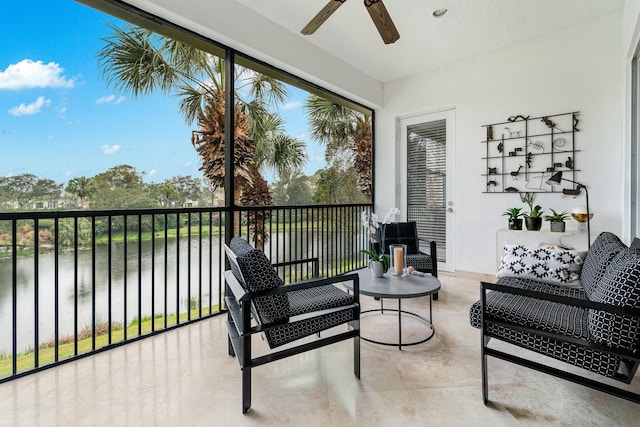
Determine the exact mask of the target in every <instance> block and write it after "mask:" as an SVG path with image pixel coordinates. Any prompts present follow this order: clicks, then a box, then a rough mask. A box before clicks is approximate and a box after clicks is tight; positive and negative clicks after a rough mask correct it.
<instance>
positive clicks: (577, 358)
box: [469, 277, 620, 377]
mask: <svg viewBox="0 0 640 427" xmlns="http://www.w3.org/2000/svg"><path fill="white" fill-rule="evenodd" d="M498 283H499V284H502V285H505V286H511V287H515V288H521V289H529V290H533V291H540V292H546V293H551V294H554V295H562V296H568V297H573V298H580V299H586V294H585V292H584V291H583V290H582V289H577V288H570V287H566V286H561V285H553V284H546V283H540V282H537V281H534V280H530V279H523V278H517V277H505V278H502V279H500V280H499V281H498ZM487 312H488V313H489V315H490V316H491V317H492V318H494V319H502V320H506V321H510V322H515V323H518V324H522V325H526V326H529V327H535V328H539V329H541V330H544V331H548V332H554V333H559V334H563V335H568V336H572V337H575V338H579V339H584V340H588V339H589V330H588V316H589V313H588V310H584V309H580V308H578V307H569V306H566V305H563V304H558V303H554V302H551V301H541V300H536V299H533V298H528V297H521V296H517V295H509V294H504V293H500V292H496V291H490V292H488V293H487ZM481 313H482V308H481V306H480V301H477V302H476V303H475V304H473V306H472V307H471V310H470V312H469V315H470V323H471V325H472V326H473V327H475V328H481V327H482V322H481ZM488 332H489V333H490V334H493V335H495V336H498V337H500V339H501V340H503V341H506V342H509V343H511V344H514V345H517V346H520V347H524V348H527V349H529V350H532V351H535V352H537V353H540V354H544V355H546V356H549V357H553V358H555V359H558V360H561V361H563V362H567V363H570V364H572V365H574V366H578V367H581V368H584V369H588V370H590V371H592V372H596V373H598V374H601V375H605V376H608V377H613V376H614V375H615V374H616V372H617V370H618V367H619V365H620V359H619V358H618V357H615V356H612V355H610V354H608V353H605V352H599V351H595V350H592V349H588V348H585V347H581V346H577V345H575V344H572V343H568V342H564V341H563V342H558V341H556V340H554V339H551V338H548V337H544V336H541V335H536V334H532V333H529V332H525V331H519V330H516V329H513V328H509V327H505V326H502V325H495V324H490V325H488Z"/></svg>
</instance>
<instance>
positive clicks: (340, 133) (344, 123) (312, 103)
mask: <svg viewBox="0 0 640 427" xmlns="http://www.w3.org/2000/svg"><path fill="white" fill-rule="evenodd" d="M305 110H306V112H307V114H308V116H309V126H310V127H311V138H312V139H313V140H315V141H317V142H319V143H321V144H324V145H325V147H326V152H325V156H326V158H327V161H328V162H329V163H330V164H343V165H353V167H354V169H355V171H356V173H357V174H358V183H357V185H358V189H359V190H360V191H361V192H362V193H363V194H364V195H365V196H366V197H367V199H368V200H369V201H371V196H372V176H371V171H372V168H371V165H372V153H373V144H372V139H371V132H372V128H371V116H370V115H368V114H364V113H361V112H358V111H356V110H353V109H351V108H349V107H346V106H344V105H340V104H336V103H334V102H331V101H329V100H327V99H324V98H321V97H319V96H317V95H309V97H308V98H307V101H306V103H305Z"/></svg>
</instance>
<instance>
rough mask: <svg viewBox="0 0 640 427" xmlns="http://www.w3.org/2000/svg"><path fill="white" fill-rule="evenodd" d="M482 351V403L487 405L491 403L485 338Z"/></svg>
mask: <svg viewBox="0 0 640 427" xmlns="http://www.w3.org/2000/svg"><path fill="white" fill-rule="evenodd" d="M482 341H483V342H482V349H481V355H480V359H481V363H482V402H483V403H484V404H485V405H486V404H487V402H489V381H488V373H487V355H486V354H485V353H484V346H485V345H486V343H485V342H484V341H485V340H484V338H483V339H482Z"/></svg>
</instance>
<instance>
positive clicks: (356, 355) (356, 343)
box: [353, 337, 360, 379]
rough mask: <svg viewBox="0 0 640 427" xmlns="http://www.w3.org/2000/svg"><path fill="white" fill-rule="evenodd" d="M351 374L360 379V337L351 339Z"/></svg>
mask: <svg viewBox="0 0 640 427" xmlns="http://www.w3.org/2000/svg"><path fill="white" fill-rule="evenodd" d="M353 373H354V374H355V376H356V378H358V379H360V337H354V338H353Z"/></svg>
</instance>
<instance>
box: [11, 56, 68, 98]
mask: <svg viewBox="0 0 640 427" xmlns="http://www.w3.org/2000/svg"><path fill="white" fill-rule="evenodd" d="M63 71H64V68H62V67H60V65H59V64H56V63H55V62H49V63H48V64H45V63H44V62H42V61H36V62H34V61H32V60H31V59H23V60H22V61H20V62H18V63H17V64H11V65H9V66H8V67H7V69H6V70H4V71H0V89H9V90H20V89H32V88H45V87H62V88H72V87H73V85H74V84H75V78H71V79H68V78H66V77H65V76H63V75H62V72H63Z"/></svg>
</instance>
